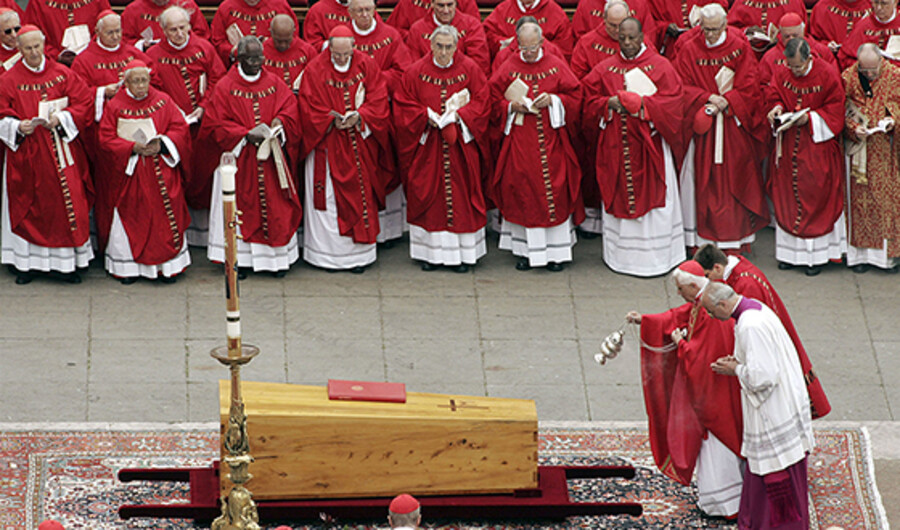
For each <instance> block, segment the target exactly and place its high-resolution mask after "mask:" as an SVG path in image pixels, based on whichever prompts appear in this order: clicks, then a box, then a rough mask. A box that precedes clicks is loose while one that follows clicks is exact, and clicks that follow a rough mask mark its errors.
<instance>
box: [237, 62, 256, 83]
mask: <svg viewBox="0 0 900 530" xmlns="http://www.w3.org/2000/svg"><path fill="white" fill-rule="evenodd" d="M237 70H238V73H239V74H241V77H242V78H243V79H244V81H247V82H248V83H255V82H257V81H259V78H260V76H262V69H260V70H259V73H257V74H256V75H247V74H245V73H244V69H243V68H241V63H238V65H237Z"/></svg>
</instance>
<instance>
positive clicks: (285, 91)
mask: <svg viewBox="0 0 900 530" xmlns="http://www.w3.org/2000/svg"><path fill="white" fill-rule="evenodd" d="M238 68H239V67H238V66H235V67H234V68H232V69H231V70H229V71H228V73H227V74H226V75H225V77H223V78H222V80H221V81H219V84H217V85H216V88H215V89H214V90H213V93H212V95H211V96H210V98H209V104H208V106H207V108H206V113H205V114H204V116H203V123H202V125H201V130H200V135H201V136H204V135H207V134H209V135H212V139H213V140H214V141H215V142H216V143H217V144H218V145H219V152H218V153H216V157H215V159H216V160H218V159H219V155H220V154H221V153H222V152H223V151H231V150H232V149H234V148H235V147H236V146H237V145H238V144H239V143H240V142H241V140H243V139H244V137H245V136H246V135H247V133H248V132H250V129H252V128H253V127H255V126H257V125H259V124H261V123H265V124H269V125H271V123H272V120H274V119H275V118H278V119H280V120H281V123H283V124H284V131H285V133H286V137H287V143H286V144H285V145H284V154H285V156H286V157H287V155H288V154H289V153H290V152H291V151H292V150H295V148H292V145H296V143H297V141H298V139H297V138H296V134H297V131H298V130H299V128H300V126H299V123H298V120H299V115H298V112H297V98H296V97H295V96H294V93H293V92H291V89H289V88H288V87H287V86H285V84H284V83H283V82H282V81H281V80H280V79H278V78H277V77H275V76H274V75H273V74H270V73H269V72H266V71H265V70H262V71H261V72H260V78H259V79H258V80H257V81H255V82H249V81H246V80H245V79H244V78H243V77H241V74H240V72H239V71H238ZM256 156H257V148H256V147H254V146H253V145H252V144H251V143H249V142H247V143H245V144H244V146H243V148H242V149H241V155H240V156H239V157H238V161H237V168H238V170H237V182H236V184H237V207H238V209H239V210H241V211H242V212H243V214H242V215H241V221H242V222H243V224H242V225H241V234H242V235H243V239H244V241H246V242H247V243H262V244H264V245H269V246H272V247H281V246H284V245H287V244H288V242H289V241H290V240H291V237H292V236H293V235H294V233H296V232H297V228H298V227H299V226H300V221H301V219H302V218H303V210H302V209H301V207H300V199H299V197H298V196H297V179H296V175H295V174H294V168H295V167H296V164H295V163H294V162H292V161H291V159H290V158H286V160H285V162H286V164H287V168H286V169H287V171H288V182H289V183H290V187H289V190H283V189H281V186H280V185H279V180H278V173H277V170H276V167H275V159H274V156H273V157H270V158H269V159H267V160H257V158H256Z"/></svg>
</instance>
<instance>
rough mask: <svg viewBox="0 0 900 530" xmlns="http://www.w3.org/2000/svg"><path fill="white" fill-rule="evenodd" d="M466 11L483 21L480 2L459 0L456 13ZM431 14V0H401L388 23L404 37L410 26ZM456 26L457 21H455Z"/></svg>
mask: <svg viewBox="0 0 900 530" xmlns="http://www.w3.org/2000/svg"><path fill="white" fill-rule="evenodd" d="M460 13H465V14H467V15H469V16H470V17H473V18H477V19H478V20H479V22H480V21H481V13H479V12H478V4H477V3H476V2H475V0H457V2H456V14H457V15H458V14H460ZM430 14H431V0H400V1H399V2H397V5H396V6H395V7H394V10H393V11H391V15H390V16H389V17H388V19H387V23H388V24H390V25H391V26H394V27H395V28H397V29H398V30H399V31H400V33H401V34H402V35H403V37H404V38H406V36H407V32H408V31H409V28H411V27H412V25H413V24H415V23H416V22H417V21H419V20H420V19H422V18H425V17H426V16H427V15H430ZM453 25H454V26H455V25H456V23H455V22H454V24H453Z"/></svg>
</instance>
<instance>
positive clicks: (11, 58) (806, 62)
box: [0, 0, 900, 284]
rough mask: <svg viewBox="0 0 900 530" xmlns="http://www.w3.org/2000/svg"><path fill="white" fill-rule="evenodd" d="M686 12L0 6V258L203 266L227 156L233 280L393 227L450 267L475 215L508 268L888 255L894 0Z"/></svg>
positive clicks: (62, 271) (474, 256)
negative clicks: (770, 251)
mask: <svg viewBox="0 0 900 530" xmlns="http://www.w3.org/2000/svg"><path fill="white" fill-rule="evenodd" d="M703 2H704V0H654V1H653V2H650V1H648V0H582V1H580V2H579V3H578V6H577V9H576V11H575V12H574V16H573V17H572V18H571V19H570V18H569V17H568V16H567V14H566V12H565V11H564V10H563V9H562V8H561V7H560V6H559V5H558V4H557V3H556V2H555V0H502V1H501V2H500V3H499V4H497V5H496V6H495V7H493V8H492V10H491V11H490V13H489V14H487V16H486V18H484V20H482V18H481V15H480V13H479V7H478V5H477V4H476V3H475V0H430V3H429V2H428V1H427V0H400V1H399V2H398V4H397V5H396V7H395V8H394V9H393V10H392V12H391V14H390V16H389V17H387V18H386V19H383V18H382V17H381V15H380V14H379V13H378V12H377V11H376V6H375V3H374V0H349V1H348V2H344V1H343V0H319V1H318V2H316V3H315V4H313V5H312V7H310V8H309V10H308V12H306V14H305V17H304V18H303V21H302V24H300V23H298V20H297V18H296V16H295V13H294V11H293V10H292V8H291V6H290V5H289V4H288V2H287V0H225V1H224V2H222V3H221V4H220V5H219V6H218V8H217V10H216V11H215V15H214V17H213V19H212V23H211V24H208V23H207V20H206V19H205V18H204V17H203V16H202V13H201V11H200V9H199V8H198V6H197V5H196V4H195V3H194V1H193V0H134V1H132V2H130V3H129V4H128V5H127V6H126V7H125V9H124V11H123V12H122V13H121V14H117V13H115V12H114V11H112V10H111V9H110V5H109V3H108V0H29V1H28V3H27V6H26V8H25V10H24V11H22V10H21V9H20V7H19V6H18V5H17V4H16V2H15V1H14V0H0V6H4V5H5V7H0V66H2V67H0V72H2V73H0V140H2V144H3V145H2V147H0V149H2V152H0V156H2V157H3V158H2V160H3V173H2V238H0V239H2V241H0V242H2V263H3V264H5V265H7V266H8V267H9V269H10V271H11V272H12V273H14V274H16V282H17V283H19V284H25V283H28V282H30V281H31V280H32V278H33V277H34V275H35V274H43V273H49V274H52V275H53V276H57V277H61V278H62V279H64V280H67V281H69V282H79V281H80V276H79V272H78V271H79V269H83V268H84V267H87V266H88V264H89V262H90V260H91V259H93V257H94V256H95V255H102V256H103V260H104V266H105V268H106V270H107V271H108V273H109V274H110V275H111V276H113V277H114V278H117V279H118V280H120V281H122V282H123V283H125V284H129V283H133V282H135V281H136V280H137V279H138V278H141V277H143V278H148V279H156V280H159V281H161V282H164V283H171V282H174V281H175V279H176V277H177V276H178V275H179V274H181V273H182V272H183V271H184V270H185V268H186V267H188V266H189V264H190V260H191V255H190V253H189V252H188V247H189V246H202V247H206V251H207V256H208V258H209V259H210V260H212V261H214V262H222V261H224V250H225V238H224V228H225V220H224V218H223V211H222V210H223V208H222V195H223V192H222V172H221V171H220V159H221V156H222V155H223V154H224V153H230V154H232V155H234V159H236V162H235V164H236V167H237V173H236V177H235V179H236V181H235V182H236V202H237V208H238V210H239V211H240V212H241V215H240V224H239V227H238V231H239V233H240V239H239V241H238V249H237V250H238V265H239V267H240V270H241V274H242V275H246V273H247V272H249V271H256V272H261V271H267V272H269V273H271V274H274V275H275V276H283V275H284V274H285V272H286V271H287V270H288V269H289V268H290V267H291V265H292V264H294V263H296V262H297V261H298V260H299V259H300V257H301V254H302V258H303V259H304V260H305V261H306V262H308V263H309V264H311V265H313V266H315V267H319V268H323V269H326V270H329V271H351V272H355V273H361V272H364V271H365V268H366V267H367V266H369V265H371V264H372V263H373V262H374V261H375V260H376V254H377V251H378V245H379V244H380V243H386V244H391V243H392V242H393V241H395V240H398V239H400V238H402V237H403V236H404V233H405V232H407V231H408V233H409V235H408V241H409V255H410V257H411V259H412V260H415V261H416V262H418V263H419V264H420V265H421V267H422V269H424V270H433V269H437V268H441V267H447V268H450V269H452V270H454V271H456V272H466V271H468V270H469V268H470V267H472V266H474V265H475V264H476V263H477V261H478V260H479V259H480V258H481V257H482V256H484V255H485V253H486V249H487V245H486V229H490V230H492V231H495V232H497V233H499V245H498V246H499V249H500V250H501V251H509V252H511V253H512V254H513V255H514V256H516V258H517V259H516V260H513V261H514V262H515V267H516V268H517V269H519V270H528V269H531V268H536V267H546V268H547V269H548V270H551V271H560V270H562V269H563V267H564V266H565V264H566V263H567V262H570V261H571V260H572V259H573V247H574V246H575V244H576V240H577V237H578V235H580V236H581V237H585V238H593V237H597V236H601V237H602V247H603V260H604V262H605V263H606V265H607V266H608V267H609V268H611V269H612V270H614V271H617V272H620V273H624V274H630V275H635V276H641V277H650V276H657V275H660V274H664V273H666V272H667V271H669V270H671V269H672V268H673V267H675V266H677V265H678V264H679V263H681V262H682V261H684V259H685V258H686V257H687V253H688V252H690V250H691V249H695V248H697V247H699V246H702V245H704V244H707V243H713V244H715V245H716V246H717V247H718V248H720V249H723V250H724V251H726V252H728V253H733V254H738V253H741V252H746V251H749V250H750V246H751V244H753V243H754V239H755V234H756V233H757V232H758V231H759V230H761V229H763V228H765V227H768V226H774V229H775V257H776V259H777V261H778V264H779V267H780V268H784V269H789V268H794V267H796V268H798V269H799V270H802V271H804V272H805V273H806V274H807V275H810V276H814V275H816V274H818V272H819V271H820V270H821V268H822V266H824V265H826V264H828V263H829V262H841V261H842V260H843V261H844V263H846V265H847V266H849V267H852V268H853V270H854V271H855V272H865V271H866V270H867V269H869V268H870V267H877V268H879V269H883V270H886V271H890V272H893V271H896V270H897V268H898V267H897V266H898V263H900V262H898V261H897V258H898V257H900V160H898V149H900V142H894V140H893V136H894V118H893V116H894V114H896V113H898V112H900V108H898V105H900V82H898V81H900V70H898V69H897V66H896V65H895V62H896V61H900V17H898V16H897V0H871V3H870V0H818V2H817V3H816V4H815V6H814V7H813V8H812V11H811V14H809V15H808V13H807V8H806V6H805V5H804V3H803V2H802V0H734V2H733V4H732V5H729V4H728V2H727V0H718V1H716V0H713V1H709V2H708V3H705V4H704V3H703Z"/></svg>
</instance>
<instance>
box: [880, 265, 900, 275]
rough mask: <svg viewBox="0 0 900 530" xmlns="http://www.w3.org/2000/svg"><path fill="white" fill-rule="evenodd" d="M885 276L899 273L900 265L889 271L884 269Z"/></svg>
mask: <svg viewBox="0 0 900 530" xmlns="http://www.w3.org/2000/svg"><path fill="white" fill-rule="evenodd" d="M884 272H885V274H897V273H898V272H900V265H894V266H893V267H891V268H890V269H884Z"/></svg>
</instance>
